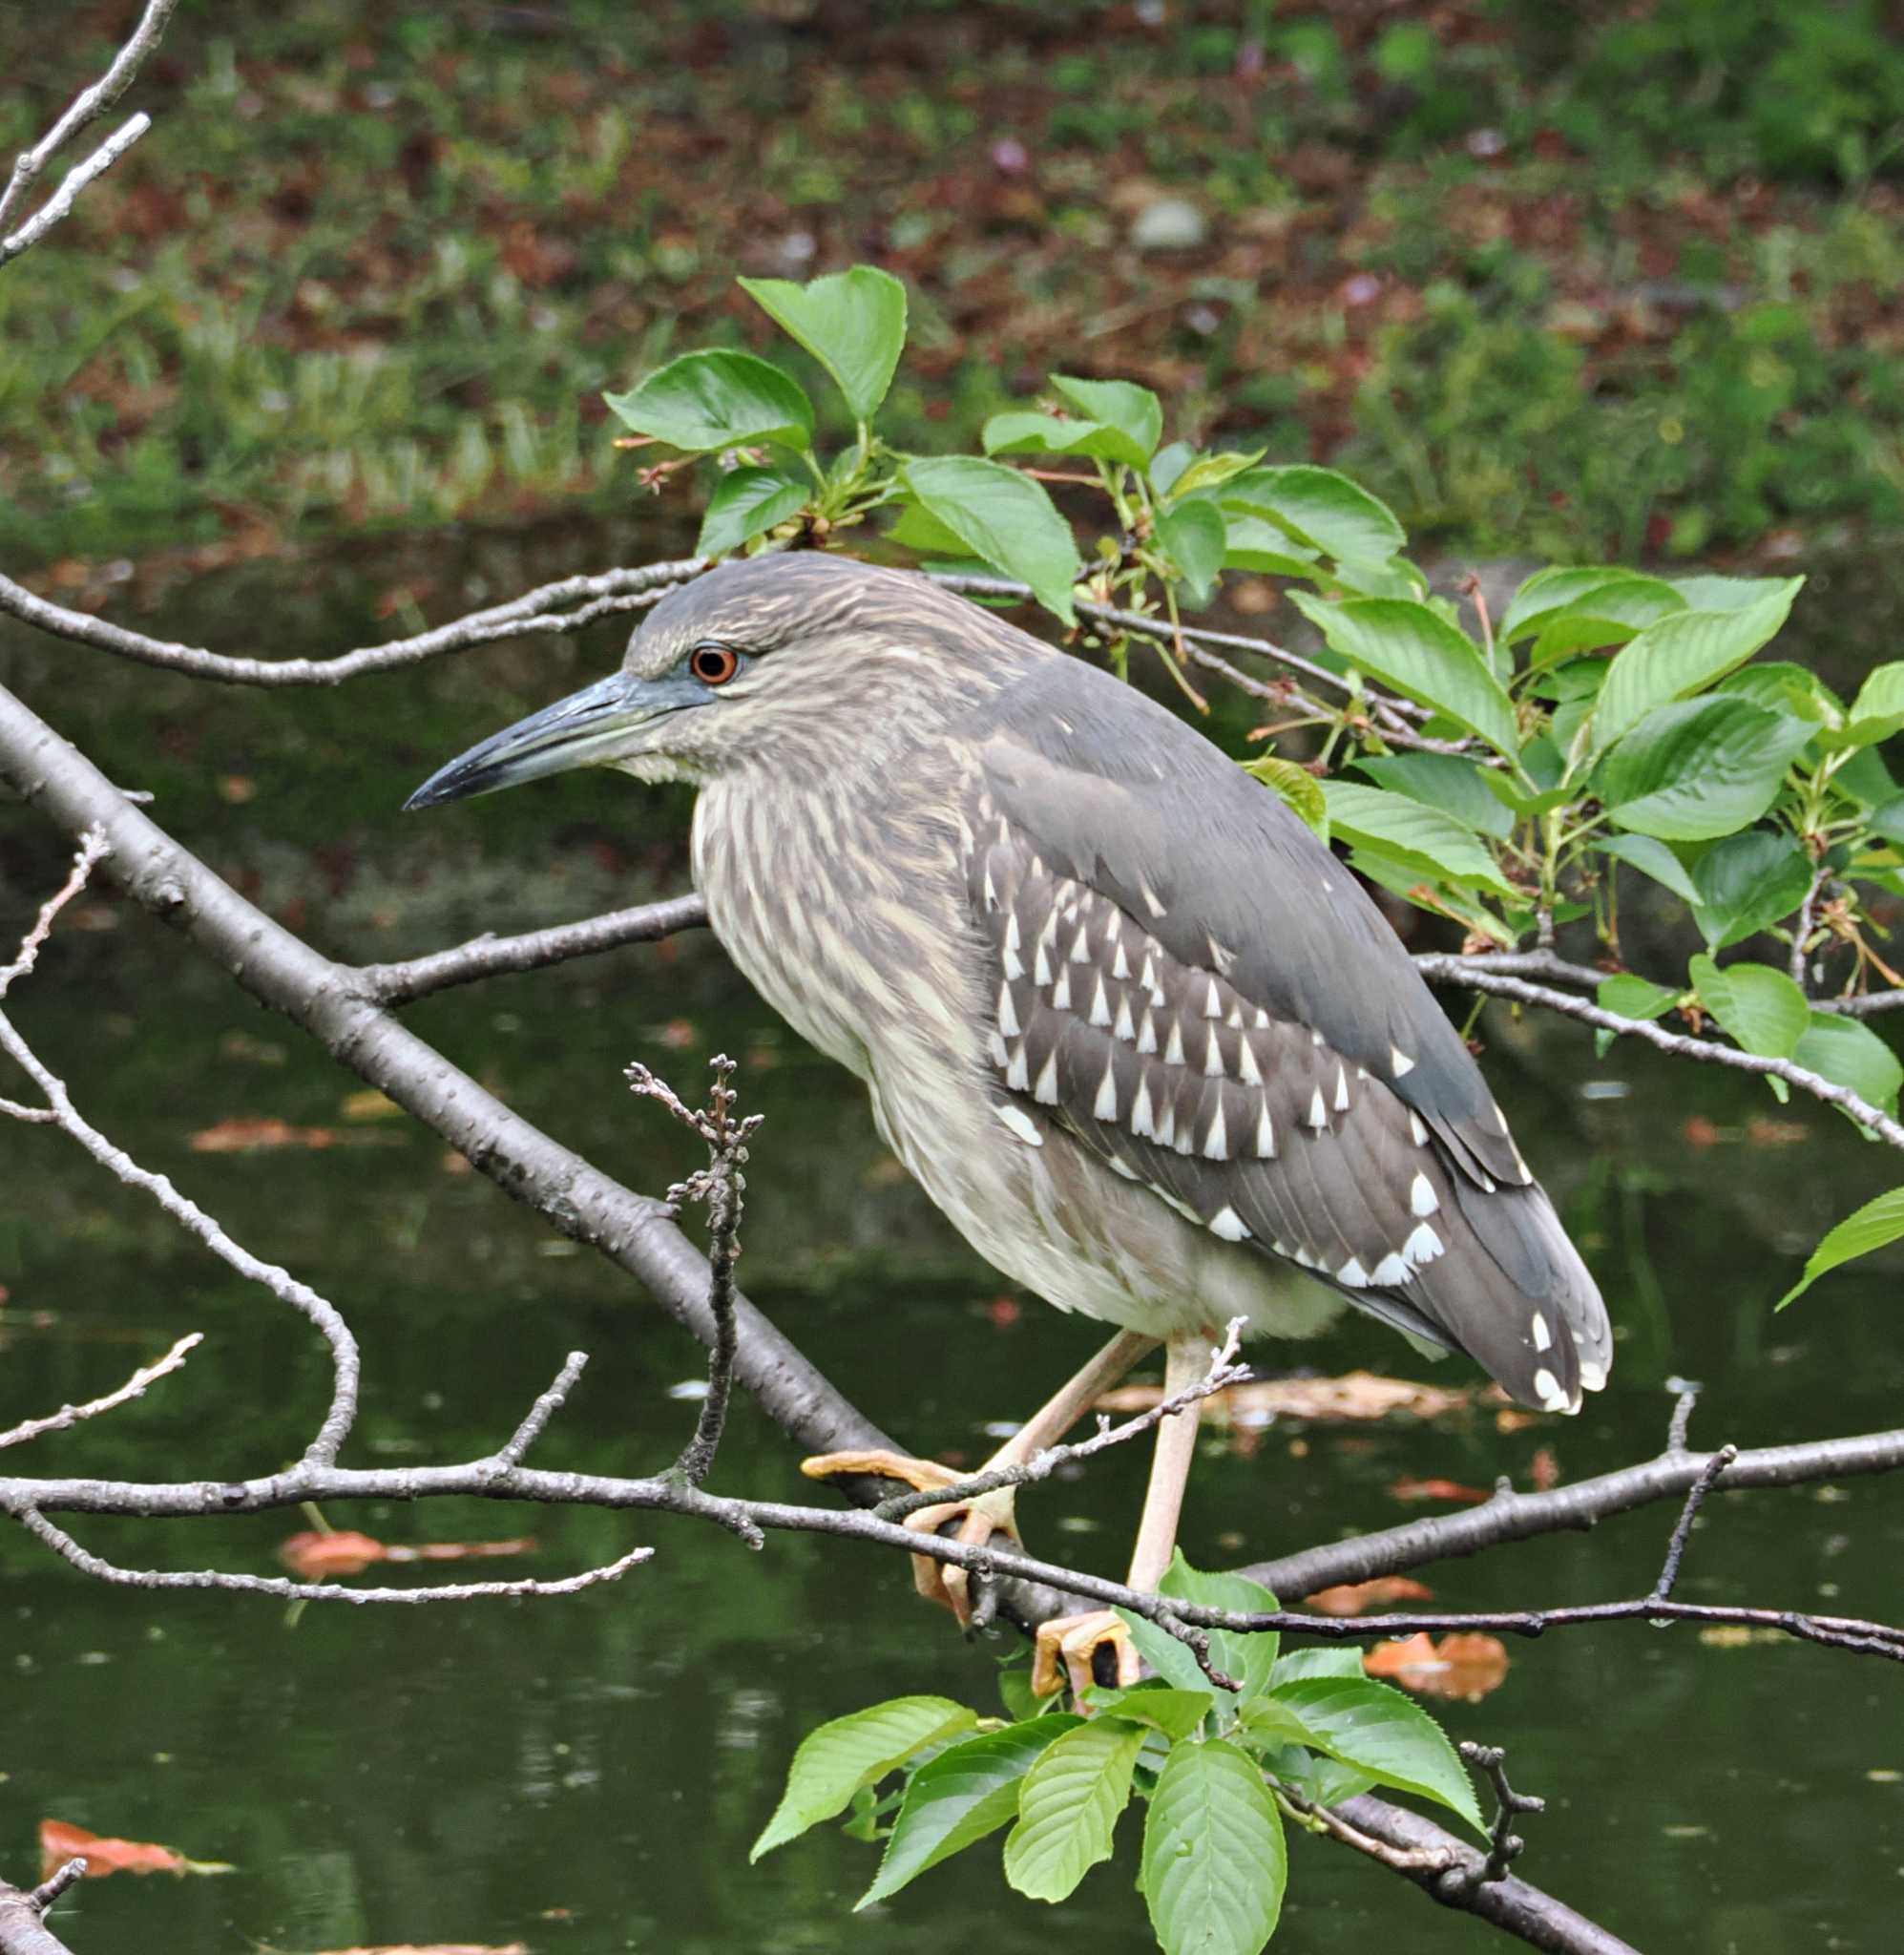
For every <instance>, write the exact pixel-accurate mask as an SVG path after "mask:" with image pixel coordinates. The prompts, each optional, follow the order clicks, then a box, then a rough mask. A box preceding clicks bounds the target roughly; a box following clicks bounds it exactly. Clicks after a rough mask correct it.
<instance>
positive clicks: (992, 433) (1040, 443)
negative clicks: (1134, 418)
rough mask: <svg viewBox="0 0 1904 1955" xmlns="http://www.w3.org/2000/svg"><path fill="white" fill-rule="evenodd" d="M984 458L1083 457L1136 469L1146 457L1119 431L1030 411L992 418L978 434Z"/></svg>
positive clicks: (1018, 410)
mask: <svg viewBox="0 0 1904 1955" xmlns="http://www.w3.org/2000/svg"><path fill="white" fill-rule="evenodd" d="M979 440H980V441H981V442H982V443H983V444H984V447H985V452H986V453H987V454H1017V453H1022V452H1027V451H1029V452H1032V453H1034V454H1083V455H1090V456H1092V457H1093V458H1094V459H1096V460H1100V461H1107V462H1124V463H1127V464H1128V465H1129V466H1130V467H1132V468H1134V469H1140V468H1142V467H1143V465H1144V463H1145V462H1146V461H1147V460H1148V459H1149V457H1148V456H1147V455H1146V454H1145V453H1144V452H1143V450H1142V449H1141V448H1140V447H1139V446H1138V444H1137V443H1136V442H1135V441H1133V440H1132V439H1131V438H1130V436H1129V435H1128V434H1126V433H1125V432H1124V431H1123V430H1122V429H1121V428H1113V427H1111V426H1110V425H1109V424H1108V423H1107V422H1104V421H1071V420H1067V419H1065V417H1064V416H1063V415H1061V414H1040V413H1038V412H1037V411H1036V410H1034V409H1031V408H1008V409H1007V410H1005V411H1004V412H1003V413H1000V414H994V415H993V416H992V418H991V419H990V420H989V421H987V422H986V424H985V426H984V428H983V429H982V430H981V431H980V432H979Z"/></svg>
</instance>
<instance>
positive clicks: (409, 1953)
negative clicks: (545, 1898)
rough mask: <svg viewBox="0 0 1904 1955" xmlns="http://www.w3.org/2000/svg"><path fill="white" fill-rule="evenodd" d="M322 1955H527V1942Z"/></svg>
mask: <svg viewBox="0 0 1904 1955" xmlns="http://www.w3.org/2000/svg"><path fill="white" fill-rule="evenodd" d="M324 1955H529V1944H528V1943H527V1942H505V1943H503V1944H501V1945H500V1946H497V1945H496V1944H493V1943H491V1942H383V1943H379V1944H378V1945H377V1946H376V1947H374V1948H329V1949H326V1950H325V1951H324Z"/></svg>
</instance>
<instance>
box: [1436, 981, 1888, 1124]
mask: <svg viewBox="0 0 1904 1955" xmlns="http://www.w3.org/2000/svg"><path fill="white" fill-rule="evenodd" d="M1493 962H1494V959H1492V958H1490V957H1469V958H1463V959H1462V960H1461V963H1462V966H1463V968H1462V969H1461V971H1460V972H1459V974H1458V975H1455V974H1448V977H1449V980H1450V981H1453V982H1456V983H1460V984H1465V985H1468V986H1469V987H1470V988H1471V989H1473V990H1475V991H1485V992H1489V993H1492V994H1493V995H1494V996H1495V997H1497V998H1510V999H1515V1000H1516V1001H1517V1003H1520V1004H1538V1005H1543V1006H1545V1007H1546V1009H1547V1010H1549V1011H1554V1012H1559V1013H1561V1014H1562V1015H1563V1016H1565V1017H1567V1018H1570V1019H1579V1020H1580V1022H1581V1023H1582V1024H1587V1025H1593V1026H1595V1027H1597V1028H1598V1029H1599V1030H1601V1031H1602V1032H1612V1033H1615V1034H1617V1035H1618V1036H1619V1037H1621V1038H1622V1039H1638V1040H1641V1041H1643V1042H1644V1043H1645V1044H1648V1045H1651V1046H1654V1047H1656V1048H1657V1049H1658V1050H1660V1051H1661V1052H1669V1053H1671V1054H1672V1055H1673V1056H1674V1057H1675V1058H1676V1059H1694V1060H1698V1061H1700V1062H1702V1063H1704V1064H1706V1065H1726V1066H1730V1067H1732V1068H1733V1070H1734V1071H1737V1072H1744V1073H1759V1074H1762V1075H1765V1076H1767V1077H1768V1078H1771V1079H1775V1080H1783V1081H1785V1083H1787V1084H1788V1085H1791V1086H1796V1087H1797V1088H1798V1090H1799V1091H1800V1092H1801V1093H1809V1094H1810V1096H1811V1097H1812V1099H1814V1100H1822V1101H1824V1102H1825V1104H1827V1105H1829V1106H1837V1107H1841V1108H1842V1109H1843V1110H1844V1111H1845V1112H1846V1113H1849V1114H1850V1115H1851V1117H1852V1119H1853V1120H1855V1121H1856V1122H1857V1123H1858V1125H1860V1126H1864V1127H1869V1128H1870V1129H1871V1131H1872V1132H1873V1133H1874V1134H1876V1135H1877V1136H1878V1138H1879V1139H1880V1140H1882V1141H1885V1142H1887V1143H1888V1144H1889V1145H1890V1146H1894V1147H1904V1125H1899V1124H1898V1123H1897V1122H1896V1121H1894V1119H1892V1117H1891V1116H1890V1115H1889V1114H1888V1113H1885V1112H1884V1111H1882V1110H1881V1109H1880V1108H1878V1107H1876V1106H1873V1104H1871V1102H1870V1101H1869V1100H1867V1099H1865V1098H1864V1097H1863V1095H1862V1094H1859V1093H1854V1092H1852V1089H1851V1088H1850V1087H1849V1086H1841V1085H1839V1084H1838V1083H1837V1082H1836V1081H1834V1080H1828V1079H1826V1078H1825V1076H1824V1075H1823V1074H1822V1073H1814V1072H1811V1071H1810V1070H1808V1069H1807V1068H1806V1067H1804V1066H1802V1065H1797V1064H1794V1063H1793V1062H1792V1061H1790V1060H1789V1059H1767V1058H1764V1057H1762V1056H1761V1055H1760V1054H1758V1053H1756V1052H1742V1051H1740V1049H1739V1048H1738V1047H1737V1046H1736V1045H1721V1044H1719V1043H1718V1042H1717V1041H1714V1040H1711V1039H1695V1038H1693V1037H1691V1036H1690V1035H1689V1034H1687V1033H1684V1032H1668V1031H1666V1030H1665V1029H1664V1027H1663V1026H1661V1025H1658V1024H1655V1023H1654V1022H1653V1021H1652V1020H1650V1019H1624V1018H1622V1017H1621V1016H1620V1014H1619V1013H1618V1012H1610V1011H1606V1010H1604V1009H1603V1008H1602V1007H1601V1006H1600V1005H1598V1004H1595V1003H1593V1002H1592V1001H1591V1000H1590V999H1584V998H1576V997H1575V996H1574V995H1573V994H1572V993H1571V992H1567V991H1555V990H1553V989H1552V988H1551V987H1550V986H1548V985H1544V984H1530V983H1529V982H1528V981H1527V980H1526V979H1525V978H1521V977H1511V976H1509V975H1507V974H1506V973H1504V972H1501V971H1498V970H1490V969H1489V968H1488V967H1489V965H1490V964H1492V963H1493ZM1429 975H1430V976H1431V977H1439V976H1441V975H1442V974H1441V973H1439V972H1437V971H1434V970H1431V971H1430V973H1429Z"/></svg>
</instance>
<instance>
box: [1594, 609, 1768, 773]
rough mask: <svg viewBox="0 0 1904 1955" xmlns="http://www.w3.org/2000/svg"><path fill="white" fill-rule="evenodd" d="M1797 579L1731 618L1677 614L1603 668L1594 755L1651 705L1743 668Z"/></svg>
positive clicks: (1764, 640)
mask: <svg viewBox="0 0 1904 1955" xmlns="http://www.w3.org/2000/svg"><path fill="white" fill-rule="evenodd" d="M1804 582H1805V579H1804V578H1797V577H1795V578H1787V579H1786V580H1785V581H1784V582H1783V583H1781V584H1779V585H1777V586H1776V587H1775V588H1774V589H1772V590H1770V591H1768V592H1767V593H1766V595H1765V596H1763V597H1761V598H1759V599H1756V600H1755V601H1754V602H1752V603H1750V604H1747V605H1746V606H1744V607H1743V608H1742V609H1740V610H1736V611H1681V612H1677V613H1675V614H1674V615H1673V616H1672V617H1670V618H1663V619H1661V620H1660V621H1659V622H1658V623H1657V624H1653V625H1649V626H1648V627H1647V628H1646V629H1645V630H1644V631H1642V633H1641V634H1640V635H1639V637H1638V638H1636V639H1634V640H1632V641H1630V642H1629V643H1628V644H1627V645H1626V646H1625V647H1624V648H1623V649H1622V651H1621V652H1620V653H1619V654H1618V655H1617V656H1616V657H1615V659H1614V661H1613V663H1612V664H1611V665H1610V666H1608V668H1607V673H1606V683H1604V684H1603V685H1602V686H1601V688H1600V699H1599V702H1598V704H1596V705H1595V707H1594V713H1593V738H1594V746H1595V747H1596V749H1598V748H1602V747H1606V746H1611V745H1612V744H1613V743H1614V742H1615V741H1616V740H1618V739H1619V738H1620V736H1621V735H1622V733H1625V732H1627V731H1628V730H1629V729H1631V728H1632V727H1634V726H1637V725H1639V724H1640V722H1641V721H1642V720H1643V719H1644V718H1645V717H1646V715H1647V714H1648V713H1650V712H1651V711H1652V710H1653V708H1654V707H1655V706H1661V705H1664V704H1666V703H1667V702H1668V701H1669V700H1675V699H1680V698H1683V697H1684V695H1685V694H1687V693H1691V692H1697V691H1698V690H1699V689H1700V688H1701V687H1702V686H1705V685H1709V684H1711V683H1712V682H1713V681H1714V680H1715V679H1717V678H1719V677H1720V675H1721V674H1722V673H1726V672H1729V671H1730V670H1731V669H1732V667H1733V666H1734V665H1743V664H1744V663H1745V662H1746V661H1747V659H1749V658H1750V657H1751V656H1752V654H1753V653H1754V652H1756V651H1757V650H1758V649H1759V647H1760V646H1761V645H1763V644H1766V643H1767V642H1768V641H1770V640H1771V639H1772V637H1773V636H1774V635H1775V634H1776V633H1777V631H1778V629H1779V627H1780V626H1781V625H1782V624H1783V623H1784V622H1785V620H1786V616H1787V614H1788V613H1789V611H1790V609H1791V600H1792V599H1794V598H1795V597H1797V595H1798V593H1799V591H1800V589H1801V588H1802V587H1803V585H1804Z"/></svg>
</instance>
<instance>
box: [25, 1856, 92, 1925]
mask: <svg viewBox="0 0 1904 1955" xmlns="http://www.w3.org/2000/svg"><path fill="white" fill-rule="evenodd" d="M85 1878H86V1859H85V1856H84V1855H83V1854H75V1855H74V1856H73V1858H72V1859H71V1860H68V1861H67V1862H66V1864H65V1865H64V1866H61V1867H55V1868H54V1869H53V1871H52V1873H51V1874H49V1875H48V1876H47V1878H46V1879H45V1880H44V1881H41V1882H40V1883H39V1885H38V1886H37V1887H35V1888H34V1889H33V1891H32V1892H31V1894H29V1895H28V1896H27V1899H28V1900H29V1901H31V1902H32V1903H33V1905H34V1906H35V1907H37V1908H38V1909H39V1911H40V1912H41V1913H42V1914H44V1913H45V1912H46V1911H47V1909H48V1908H49V1907H51V1906H52V1903H53V1902H55V1901H57V1900H58V1899H59V1897H60V1896H61V1895H62V1894H64V1893H65V1892H66V1890H67V1889H68V1888H69V1887H71V1886H72V1885H73V1883H74V1881H83V1880H84V1879H85Z"/></svg>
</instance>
